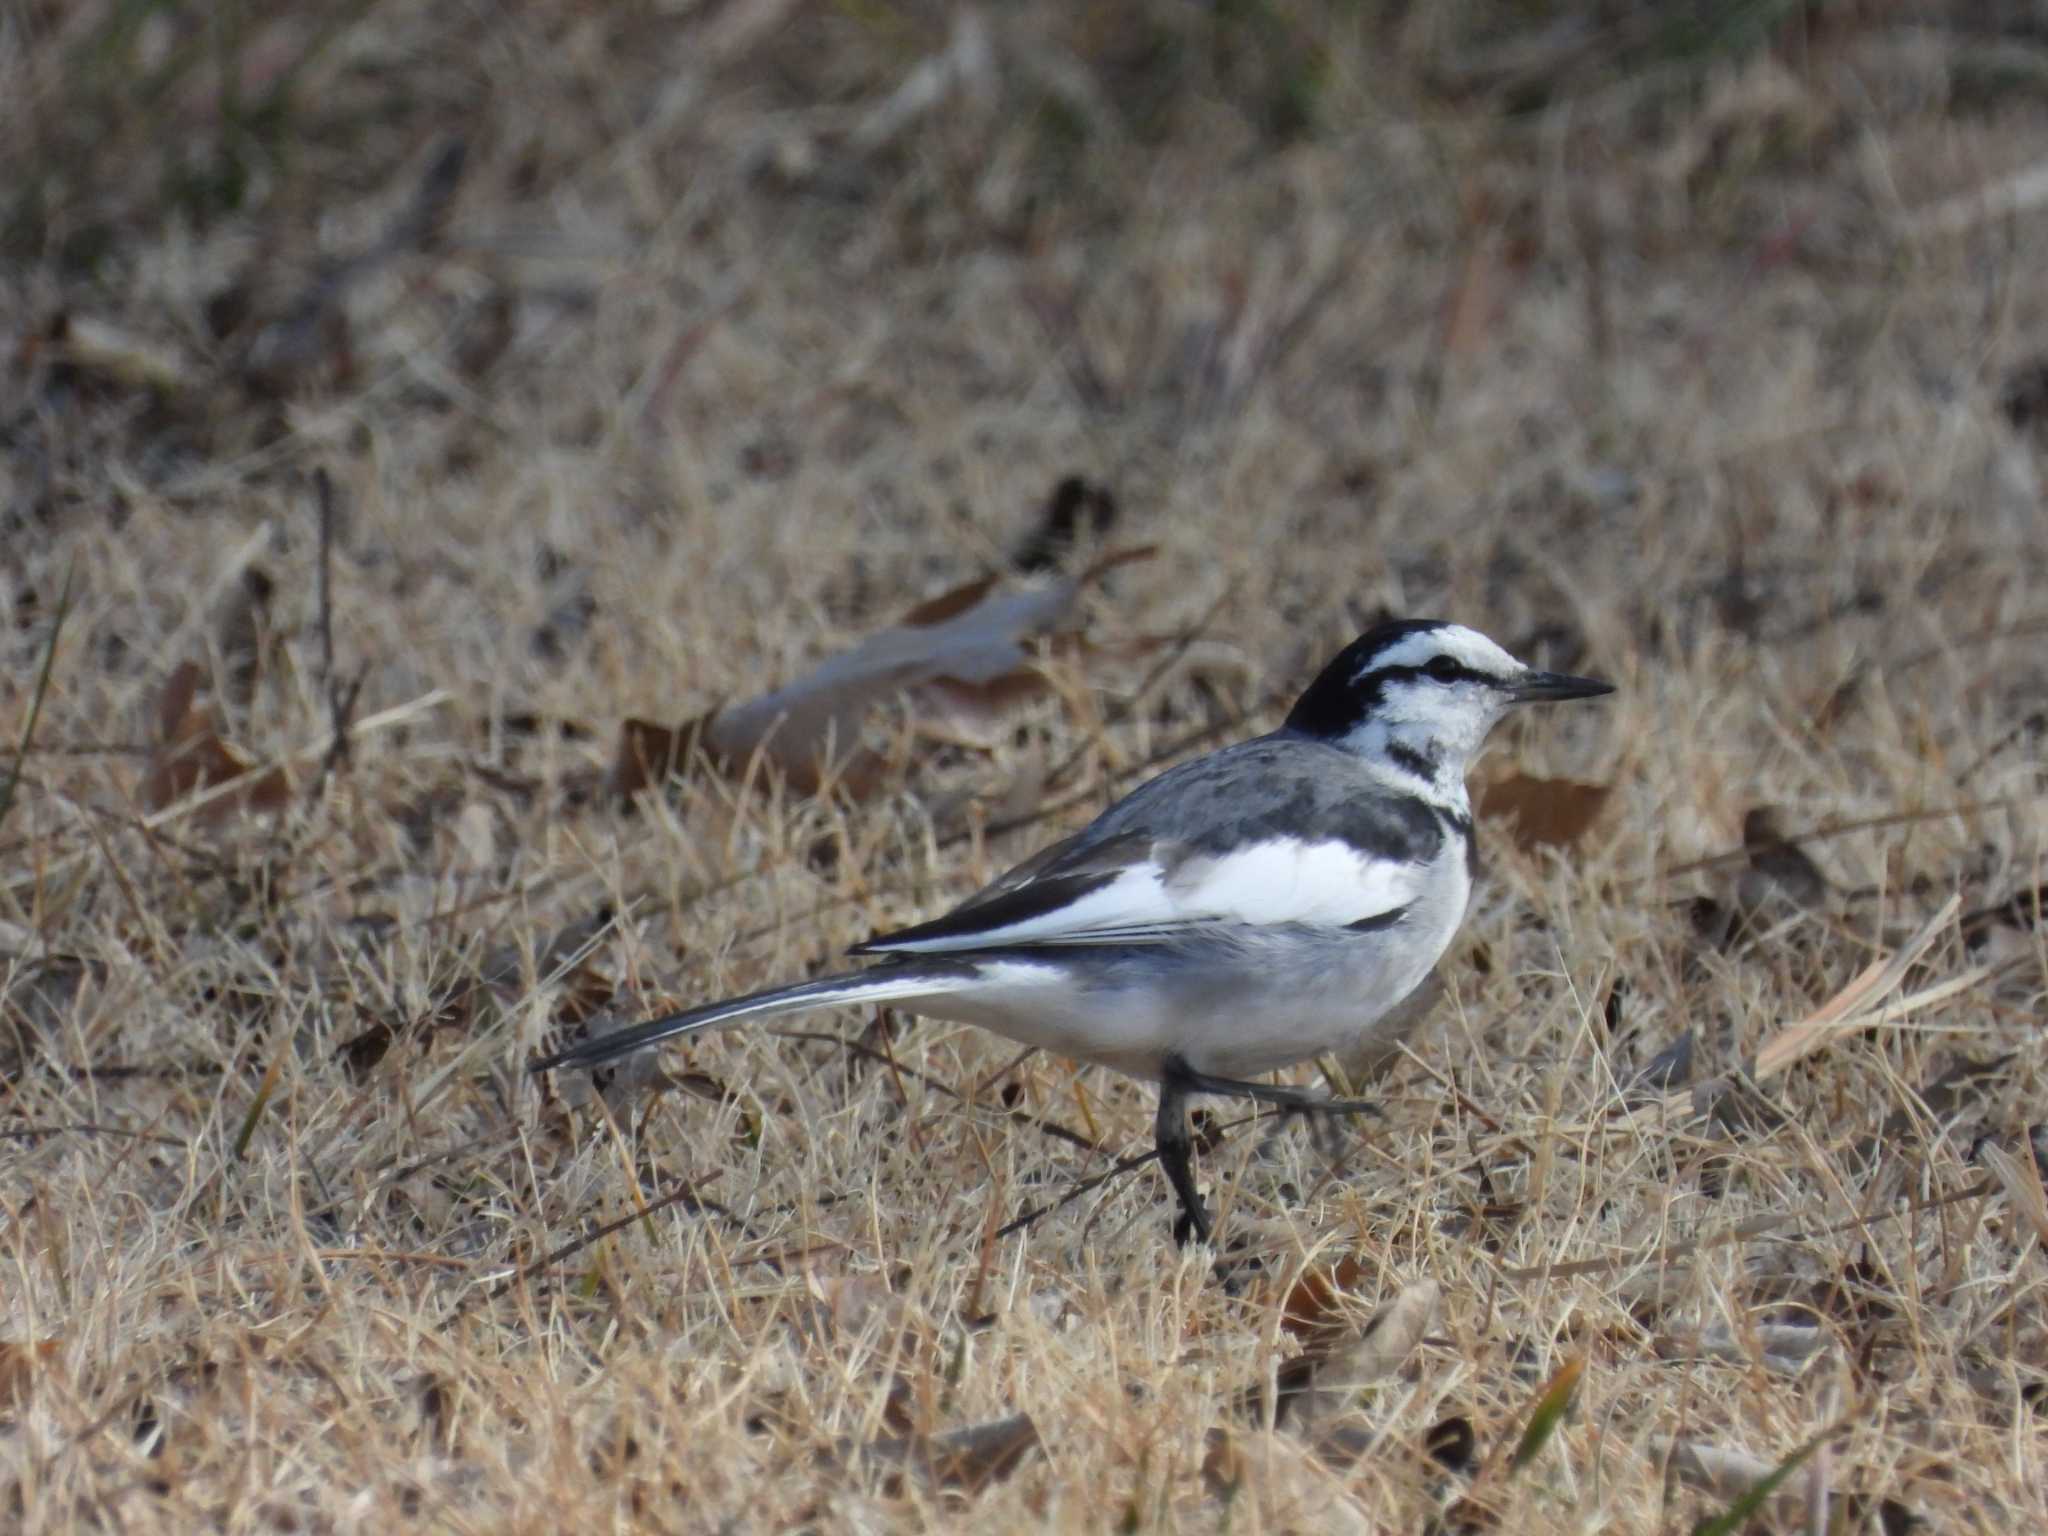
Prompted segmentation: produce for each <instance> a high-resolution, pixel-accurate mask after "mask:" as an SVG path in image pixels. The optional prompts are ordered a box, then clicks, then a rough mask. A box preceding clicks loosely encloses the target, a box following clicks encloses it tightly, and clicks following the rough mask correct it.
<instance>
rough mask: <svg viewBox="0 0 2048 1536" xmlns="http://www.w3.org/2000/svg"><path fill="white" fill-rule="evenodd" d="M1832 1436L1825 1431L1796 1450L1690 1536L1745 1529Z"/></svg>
mask: <svg viewBox="0 0 2048 1536" xmlns="http://www.w3.org/2000/svg"><path fill="white" fill-rule="evenodd" d="M1833 1433H1834V1430H1833V1429H1824V1430H1822V1431H1821V1432H1820V1433H1819V1434H1817V1435H1815V1436H1814V1437H1813V1438H1812V1439H1811V1440H1809V1441H1807V1442H1806V1444H1804V1445H1802V1446H1801V1447H1799V1449H1798V1450H1796V1451H1794V1452H1793V1453H1792V1454H1791V1455H1790V1456H1788V1457H1786V1458H1785V1459H1784V1460H1783V1461H1782V1462H1780V1463H1779V1464H1778V1465H1777V1467H1775V1468H1774V1469H1773V1470H1772V1472H1771V1474H1770V1475H1769V1476H1768V1477H1765V1478H1763V1479H1761V1480H1760V1481H1758V1482H1757V1483H1756V1485H1755V1486H1754V1487H1752V1488H1751V1489H1750V1490H1749V1491H1748V1492H1747V1493H1745V1494H1743V1495H1742V1497H1741V1498H1739V1499H1737V1500H1736V1501H1735V1502H1734V1503H1733V1504H1730V1505H1729V1506H1728V1507H1727V1508H1726V1509H1724V1510H1722V1511H1721V1513H1720V1514H1718V1515H1714V1516H1712V1517H1710V1518H1708V1519H1705V1520H1702V1521H1700V1522H1699V1524H1697V1525H1695V1526H1694V1527H1693V1528H1692V1536H1735V1533H1736V1532H1737V1531H1739V1530H1741V1529H1742V1528H1743V1527H1744V1526H1745V1525H1748V1524H1749V1522H1750V1521H1751V1520H1753V1519H1755V1518H1756V1513H1757V1511H1758V1510H1760V1509H1762V1508H1763V1507H1764V1502H1765V1500H1767V1499H1769V1498H1770V1496H1771V1495H1772V1494H1774V1493H1776V1492H1777V1491H1778V1489H1779V1488H1780V1487H1781V1486H1782V1485H1783V1484H1784V1481H1785V1479H1786V1478H1788V1477H1790V1476H1791V1475H1792V1474H1793V1473H1794V1472H1796V1471H1798V1470H1799V1464H1800V1463H1801V1462H1803V1461H1804V1460H1806V1458H1807V1457H1809V1456H1811V1455H1812V1454H1813V1453H1814V1452H1815V1451H1817V1450H1819V1449H1820V1448H1821V1444H1822V1442H1823V1441H1825V1440H1826V1439H1827V1437H1828V1436H1829V1435H1831V1434H1833Z"/></svg>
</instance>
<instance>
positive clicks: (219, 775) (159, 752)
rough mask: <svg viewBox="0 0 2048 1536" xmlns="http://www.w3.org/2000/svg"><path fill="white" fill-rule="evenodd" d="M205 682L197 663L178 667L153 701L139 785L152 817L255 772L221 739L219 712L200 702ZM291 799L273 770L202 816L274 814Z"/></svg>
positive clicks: (216, 802) (281, 774) (213, 804)
mask: <svg viewBox="0 0 2048 1536" xmlns="http://www.w3.org/2000/svg"><path fill="white" fill-rule="evenodd" d="M204 678H205V672H204V671H203V669H202V668H201V667H200V665H199V663H198V662H196V661H187V662H182V663H180V664H179V666H178V667H177V669H176V670H175V671H173V672H172V673H171V675H170V676H169V677H168V678H166V679H165V680H164V686H163V691H162V692H161V693H159V694H158V695H157V708H156V715H157V719H156V747H155V750H154V751H152V752H151V753H150V758H149V768H148V772H147V773H146V774H145V775H144V778H143V785H142V801H143V804H144V805H146V806H148V807H149V809H150V810H152V811H160V810H163V809H164V808H165V807H166V806H169V805H171V804H173V803H175V802H177V801H179V800H182V799H184V798H185V797H186V796H187V795H190V794H195V793H197V792H198V791H200V790H202V789H208V788H211V787H212V786H214V785H216V784H226V783H228V782H229V781H231V780H238V779H242V778H244V777H245V776H249V775H251V773H252V770H253V769H254V768H255V764H254V763H253V762H252V761H251V760H250V759H249V758H248V757H246V756H244V755H243V754H242V753H240V752H238V751H236V750H235V749H234V748H233V747H231V746H229V745H228V743H227V742H226V741H224V740H222V739H221V721H220V710H219V707H218V706H217V705H215V704H214V703H212V702H211V701H208V702H207V703H204V704H201V703H199V702H198V697H199V687H200V683H201V682H202V681H203V679H204ZM290 797H291V785H290V783H289V782H288V781H287V780H286V778H285V774H284V770H283V769H281V768H272V769H271V770H270V771H269V772H267V773H263V774H256V775H254V776H253V777H248V782H247V783H246V784H244V785H242V787H241V792H240V793H239V794H236V795H223V796H221V797H220V798H219V799H217V800H214V801H212V802H210V803H209V804H208V805H207V806H206V807H205V809H204V812H203V813H202V814H204V815H205V816H206V817H207V818H208V819H212V818H215V817H219V816H222V815H225V814H226V813H227V812H229V811H230V810H233V809H235V808H236V807H247V808H248V809H251V810H266V811H267V810H274V809H276V808H277V807H278V806H280V805H283V804H284V803H285V802H286V801H287V800H288V799H289V798H290Z"/></svg>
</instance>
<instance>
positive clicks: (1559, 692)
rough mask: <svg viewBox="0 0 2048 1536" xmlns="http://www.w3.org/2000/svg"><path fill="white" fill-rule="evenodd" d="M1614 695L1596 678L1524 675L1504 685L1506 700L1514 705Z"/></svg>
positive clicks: (1609, 688)
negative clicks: (1506, 692)
mask: <svg viewBox="0 0 2048 1536" xmlns="http://www.w3.org/2000/svg"><path fill="white" fill-rule="evenodd" d="M1612 692H1614V684H1612V683H1603V682H1601V681H1600V679H1598V678H1597V677H1571V676H1568V675H1567V674H1565V673H1563V672H1524V673H1523V674H1522V680H1521V681H1520V682H1518V683H1511V684H1509V685H1508V697H1509V698H1510V699H1512V700H1513V701H1514V702H1515V703H1517V704H1554V703H1556V702H1557V701H1558V700H1560V699H1597V698H1598V697H1600V695H1601V694H1603V693H1612Z"/></svg>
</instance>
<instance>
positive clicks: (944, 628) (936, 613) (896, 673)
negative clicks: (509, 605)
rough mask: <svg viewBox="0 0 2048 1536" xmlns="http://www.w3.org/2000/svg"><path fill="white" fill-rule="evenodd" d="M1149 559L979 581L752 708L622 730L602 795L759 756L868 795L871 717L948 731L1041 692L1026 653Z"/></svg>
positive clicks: (1127, 555)
mask: <svg viewBox="0 0 2048 1536" xmlns="http://www.w3.org/2000/svg"><path fill="white" fill-rule="evenodd" d="M1153 553H1154V551H1153V549H1152V547H1151V546H1149V545H1148V546H1143V547H1140V548H1136V549H1126V550H1119V551H1117V552H1115V553H1113V554H1109V555H1105V556H1104V557H1103V558H1102V559H1100V560H1098V561H1096V562H1095V564H1094V565H1093V566H1091V567H1089V569H1088V570H1086V571H1084V572H1082V573H1081V574H1080V575H1078V576H1075V577H1072V578H1068V579H1063V580H1060V581H1055V582H1050V583H1048V584H1046V585H1044V586H1041V587H1034V588H1031V589H1028V590H1025V591H1019V592H1000V591H998V590H996V581H997V578H996V577H994V576H985V577H982V578H981V579H979V580H977V581H971V582H968V583H967V584H966V585H964V586H961V587H956V588H954V589H953V590H952V591H950V592H945V593H942V594H941V595H940V596H938V597H935V598H933V599H931V600H930V601H928V602H924V603H920V604H919V605H918V606H917V607H915V608H913V609H911V610H910V612H908V613H906V614H905V615H904V616H903V619H902V621H901V622H900V623H898V624H895V625H892V626H891V627H890V628H888V629H884V630H881V631H878V632H877V633H875V634H872V635H870V636H868V638H867V639H866V640H864V641H862V642H861V643H860V644H859V645H857V646H855V647H854V648H853V649H852V650H849V651H842V652H840V653H839V654H838V655H837V656H832V657H828V658H827V659H826V660H825V661H824V662H822V663H821V664H820V665H819V666H818V667H816V668H815V669H814V670H813V671H812V672H811V673H810V674H809V675H808V676H806V677H803V678H800V679H798V680H797V681H796V682H794V683H790V684H788V685H787V686H786V687H782V688H777V689H775V690H773V691H772V692H769V693H764V694H762V695H761V696H760V697H759V698H756V699H751V700H749V701H748V702H746V703H744V704H733V705H728V706H727V707H725V708H723V709H718V710H713V711H712V712H710V713H709V714H706V715H702V716H699V717H698V718H697V719H695V720H692V721H689V722H687V723H686V724H684V725H680V726H675V727H668V726H662V725H657V724H654V723H652V722H649V721H645V720H628V721H627V722H626V723H625V725H624V726H623V728H622V729H621V731H620V736H619V751H618V755H617V757H616V758H615V759H614V760H613V764H612V772H611V777H610V780H609V781H608V783H607V786H606V787H607V788H608V789H609V790H610V792H611V793H612V794H614V795H617V796H621V797H625V796H630V795H632V794H634V793H636V792H637V791H639V790H641V789H644V788H646V787H647V786H649V785H650V784H657V783H660V782H661V781H662V780H663V779H664V778H666V777H667V776H668V775H669V774H671V773H674V772H676V771H677V770H679V769H681V768H684V767H687V766H688V764H689V763H690V761H691V760H692V759H693V758H694V757H696V756H697V755H698V754H700V753H701V754H702V755H703V757H704V758H705V759H706V760H707V761H708V762H709V763H710V764H711V765H712V766H714V767H716V768H717V769H719V770H720V771H721V772H724V773H741V772H744V771H746V768H747V765H748V764H749V762H751V761H752V760H753V759H754V757H755V756H756V755H757V754H758V755H760V756H761V757H763V758H764V759H765V760H766V761H767V762H769V763H770V764H771V765H773V766H774V767H776V768H777V769H779V770H780V771H781V772H782V773H783V774H784V775H785V776H786V777H787V778H788V781H789V782H790V783H791V784H792V785H794V786H796V787H797V788H798V789H800V790H802V791H804V792H805V793H807V794H808V793H816V792H817V791H818V790H819V789H821V788H823V787H824V786H826V785H827V784H831V785H836V786H837V787H839V788H841V789H844V790H845V791H846V792H847V793H849V794H851V795H853V796H854V797H855V798H860V797H861V796H864V795H867V794H869V793H872V792H873V790H874V789H875V788H876V787H877V785H878V784H879V783H880V781H881V773H882V768H883V763H882V760H881V758H880V756H879V755H878V754H876V753H874V752H873V751H870V750H869V749H867V748H864V747H862V746H861V745H860V733H861V727H862V725H863V724H864V722H865V721H866V719H867V716H868V712H869V711H870V710H871V709H873V708H874V707H875V706H876V705H878V704H880V703H882V702H884V701H886V700H888V699H892V698H898V697H903V696H906V695H907V696H910V697H911V698H912V699H913V701H914V702H915V703H916V704H917V705H918V706H920V707H921V708H922V709H923V710H924V711H925V712H926V713H928V714H940V715H943V716H944V717H946V718H947V719H948V720H949V721H950V722H952V723H953V724H955V725H956V726H957V725H958V724H959V723H960V722H962V721H968V722H972V721H973V720H976V719H979V720H983V721H985V720H987V719H989V718H991V717H992V716H993V715H995V714H999V713H1000V712H1002V711H1004V710H1007V709H1009V708H1011V707H1013V706H1014V705H1016V704H1017V703H1019V702H1021V701H1022V700H1024V699H1027V698H1031V697H1034V696H1036V695H1037V694H1040V693H1042V692H1044V691H1045V688H1046V681H1045V678H1044V676H1043V675H1042V674H1041V672H1040V671H1039V669H1038V668H1037V666H1036V665H1035V664H1034V661H1033V658H1032V655H1031V650H1030V645H1031V642H1032V641H1033V640H1034V639H1038V638H1041V637H1049V636H1054V635H1056V634H1057V633H1058V632H1059V630H1060V627H1061V625H1062V624H1063V623H1064V621H1065V620H1066V618H1067V616H1068V613H1069V611H1070V610H1071V609H1072V607H1073V603H1074V599H1075V598H1076V597H1077V596H1078V595H1079V594H1080V592H1081V590H1082V589H1083V588H1084V587H1086V586H1087V585H1088V584H1089V583H1091V582H1093V581H1096V580H1098V579H1099V578H1100V577H1101V576H1102V575H1104V574H1105V573H1106V572H1108V571H1109V570H1111V569H1113V568H1114V567H1116V566H1119V565H1124V564H1127V563H1129V562H1130V561H1133V560H1142V559H1146V558H1148V557H1149V556H1151V555H1152V554H1153Z"/></svg>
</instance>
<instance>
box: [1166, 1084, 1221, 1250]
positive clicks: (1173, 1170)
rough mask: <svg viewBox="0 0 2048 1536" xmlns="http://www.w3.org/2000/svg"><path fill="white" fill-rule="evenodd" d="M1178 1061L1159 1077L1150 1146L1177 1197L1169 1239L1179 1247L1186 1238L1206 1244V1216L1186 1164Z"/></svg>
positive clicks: (1184, 1093) (1188, 1148)
mask: <svg viewBox="0 0 2048 1536" xmlns="http://www.w3.org/2000/svg"><path fill="white" fill-rule="evenodd" d="M1182 1070H1183V1069H1182V1067H1181V1065H1180V1063H1179V1062H1176V1061H1168V1062H1167V1064H1166V1070H1165V1071H1164V1072H1162V1073H1161V1074H1160V1078H1159V1118H1158V1120H1157V1121H1155V1122H1154V1124H1153V1128H1152V1144H1153V1145H1154V1146H1155V1147H1157V1148H1158V1149H1159V1166H1160V1167H1161V1168H1163V1169H1165V1170H1166V1182H1167V1183H1169V1184H1171V1185H1172V1186H1173V1192H1174V1193H1175V1194H1176V1195H1178V1196H1179V1197H1180V1219H1179V1220H1177V1221H1176V1222H1174V1224H1173V1240H1174V1241H1175V1242H1176V1243H1179V1244H1180V1245H1181V1246H1182V1247H1183V1248H1185V1247H1186V1246H1187V1243H1188V1238H1189V1236H1190V1235H1193V1236H1195V1237H1199V1238H1200V1239H1201V1240H1202V1241H1203V1242H1205V1243H1206V1242H1208V1241H1209V1233H1210V1226H1209V1213H1208V1212H1207V1211H1205V1210H1203V1209H1202V1197H1201V1196H1200V1195H1199V1194H1197V1193H1196V1192H1195V1170H1194V1168H1193V1166H1192V1164H1191V1162H1190V1154H1191V1153H1192V1151H1193V1143H1191V1142H1190V1141H1189V1140H1188V1086H1187V1083H1186V1081H1185V1080H1184V1079H1183V1078H1182V1076H1181V1072H1182Z"/></svg>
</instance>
